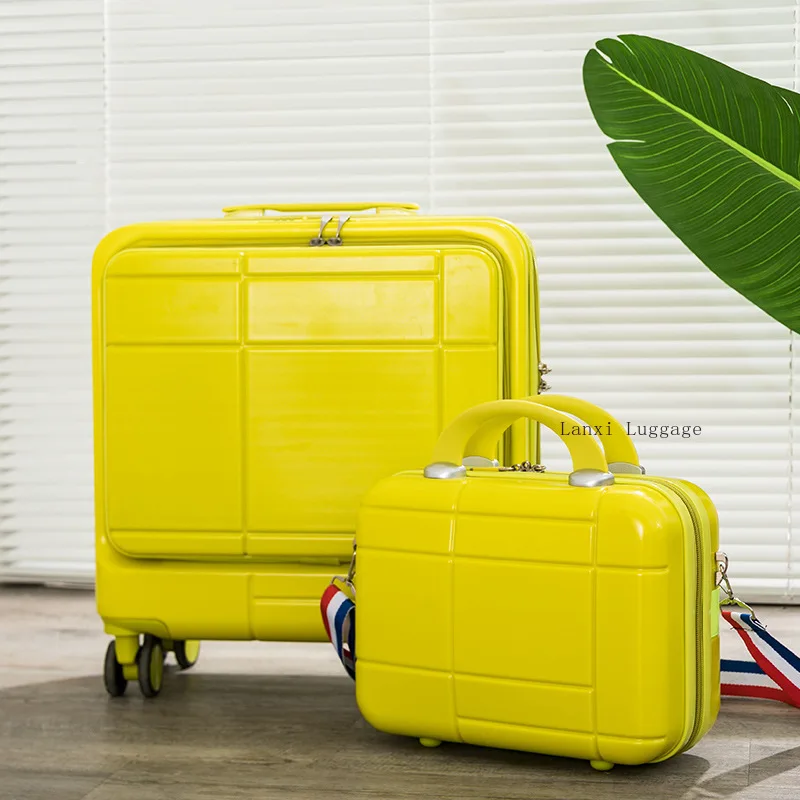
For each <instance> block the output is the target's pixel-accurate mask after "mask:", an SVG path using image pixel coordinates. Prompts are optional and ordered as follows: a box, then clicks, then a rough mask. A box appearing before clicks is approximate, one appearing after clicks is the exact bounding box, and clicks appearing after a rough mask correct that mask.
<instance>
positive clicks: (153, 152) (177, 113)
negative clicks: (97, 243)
mask: <svg viewBox="0 0 800 800" xmlns="http://www.w3.org/2000/svg"><path fill="white" fill-rule="evenodd" d="M107 6H108V25H109V48H108V77H109V106H108V107H109V153H108V158H109V179H110V183H109V203H110V209H111V223H112V226H113V225H118V224H121V223H123V222H130V221H133V220H137V221H138V220H141V219H143V218H155V217H176V216H178V217H185V216H193V215H213V216H218V215H219V213H220V211H219V210H220V209H221V208H222V207H223V206H225V205H230V204H231V203H234V202H235V203H247V202H253V203H257V202H266V201H270V200H271V201H274V202H280V201H283V202H291V201H299V202H302V201H308V200H309V198H322V199H327V200H330V199H347V200H370V199H372V200H379V199H381V198H384V197H388V198H390V199H395V198H397V199H400V200H408V199H409V198H412V199H415V200H416V202H419V203H423V204H427V205H429V204H430V195H429V177H430V170H429V140H430V122H431V109H430V104H429V78H430V72H429V22H428V0H411V1H410V2H403V3H399V2H378V3H375V2H373V3H369V2H366V0H342V1H341V2H336V3H330V2H328V0H304V2H303V3H301V4H297V5H295V4H293V3H283V2H277V1H276V0H270V1H268V2H263V1H262V2H258V1H257V0H237V1H236V2H229V3H216V2H197V0H171V2H169V3H164V2H161V0H140V2H137V3H131V2H128V0H109V2H108V3H107Z"/></svg>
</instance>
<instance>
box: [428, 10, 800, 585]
mask: <svg viewBox="0 0 800 800" xmlns="http://www.w3.org/2000/svg"><path fill="white" fill-rule="evenodd" d="M434 8H435V12H436V16H435V23H434V26H433V31H434V47H435V51H436V55H435V58H434V64H435V71H434V76H433V78H434V80H433V86H434V101H433V104H434V109H435V117H434V125H435V131H436V138H435V142H436V146H435V148H434V152H433V160H432V166H433V171H434V180H433V188H434V198H435V201H436V204H437V209H438V210H442V211H446V212H448V213H470V212H478V211H485V210H486V209H491V210H492V211H494V212H495V213H498V214H501V215H503V216H506V217H508V218H509V219H512V220H514V221H515V222H517V223H519V224H521V225H522V226H523V227H525V228H526V230H527V231H528V232H529V233H530V235H531V238H532V239H533V242H534V246H535V247H536V251H537V255H538V262H539V270H540V287H541V308H542V339H543V352H544V357H545V360H547V361H548V362H549V363H550V365H551V366H552V368H553V374H552V375H551V376H549V378H548V379H549V381H550V383H551V384H552V386H553V389H554V390H556V391H559V392H564V393H567V394H576V395H580V396H583V397H586V398H587V399H590V400H592V401H594V402H596V403H598V404H600V405H603V406H604V407H607V408H608V409H609V410H611V411H612V413H615V414H616V415H617V416H619V418H621V419H622V420H623V421H630V422H631V423H632V425H633V427H634V429H635V428H636V426H637V425H638V424H641V425H648V426H650V425H658V426H661V425H678V426H684V425H686V426H700V428H701V429H702V433H701V434H700V435H699V436H697V437H692V438H690V439H684V438H668V439H661V438H655V439H651V438H648V437H646V436H645V437H640V436H637V437H635V438H636V442H637V446H638V448H639V450H640V453H641V456H642V461H643V463H644V464H645V465H646V466H647V467H648V468H649V470H650V471H651V472H652V473H654V474H671V475H679V476H682V477H686V478H687V479H689V480H693V481H695V482H697V483H699V484H700V485H701V486H703V487H704V488H706V489H707V491H709V493H710V494H711V495H712V498H713V500H714V501H715V503H716V504H717V507H718V509H719V512H720V521H721V535H722V544H723V546H724V548H725V549H726V551H727V552H728V554H729V555H730V557H731V561H732V567H731V575H732V579H734V583H735V586H736V588H737V590H738V591H739V592H740V593H741V594H742V595H743V596H745V597H749V598H752V599H768V600H792V599H796V597H795V594H796V592H797V589H798V578H800V539H799V538H798V537H797V535H795V538H794V542H795V544H794V546H792V531H793V530H794V528H795V527H797V526H798V524H800V523H798V521H797V516H796V515H795V516H794V517H792V518H791V520H790V513H791V511H792V510H793V508H794V504H793V503H792V497H793V496H796V493H794V492H793V491H792V490H793V488H794V487H793V486H792V481H793V480H796V478H793V473H792V466H793V463H792V461H791V458H792V437H793V436H794V435H795V432H794V429H793V426H792V415H791V411H792V408H791V405H792V401H791V399H790V398H791V397H792V392H791V384H792V374H793V369H794V370H797V369H798V367H797V366H794V367H793V360H792V358H791V356H792V353H791V348H790V336H789V334H788V333H787V331H786V330H785V329H784V328H782V327H781V326H780V325H778V324H777V323H774V322H772V321H771V320H769V319H768V318H767V317H766V316H765V315H763V314H762V313H761V312H759V311H758V310H757V309H755V308H754V307H751V306H749V305H748V303H747V302H746V301H744V300H743V299H742V298H740V297H739V296H738V295H737V294H735V293H734V292H733V291H732V290H730V289H728V288H727V287H726V286H725V285H724V284H722V282H721V281H719V280H718V279H717V278H716V277H715V276H714V275H712V274H711V273H710V272H709V271H708V270H707V269H706V268H705V267H703V266H702V265H701V264H700V263H698V261H697V260H696V259H695V258H694V257H693V256H692V255H691V254H690V253H689V252H688V251H687V250H686V249H685V248H684V247H683V246H682V245H681V244H680V242H679V241H677V239H675V237H673V236H672V234H671V233H670V232H669V231H668V230H667V228H666V227H665V226H664V225H663V224H662V223H661V222H660V221H659V220H658V219H657V218H656V217H655V216H654V215H653V214H652V213H651V212H650V210H649V209H648V208H647V207H646V206H645V204H644V203H643V202H642V201H641V200H640V199H639V198H638V196H637V195H636V194H635V192H634V191H633V190H632V189H631V188H630V187H629V186H628V185H627V183H626V182H625V180H624V179H623V178H622V176H621V174H620V173H619V171H618V170H617V168H616V166H615V165H614V163H613V161H612V159H611V157H610V155H609V154H608V153H607V151H606V149H605V137H604V136H603V135H602V133H601V132H600V131H599V129H598V127H597V125H596V123H595V122H594V120H593V118H592V116H591V112H590V110H589V108H588V104H587V102H586V98H585V95H584V93H583V88H582V82H581V65H582V61H583V57H584V55H585V53H586V50H587V49H588V48H589V47H591V46H592V44H593V43H594V42H595V41H597V40H598V39H601V38H603V37H606V36H614V35H616V34H618V33H624V32H636V33H643V34H649V35H652V36H656V37H659V38H664V39H668V40H670V41H674V42H677V43H678V44H683V45H685V46H687V47H692V48H695V49H699V50H701V51H702V52H704V53H706V54H707V55H710V56H712V57H715V58H719V59H720V60H723V61H725V62H727V63H729V64H731V65H732V66H735V67H737V68H740V69H743V70H745V71H746V72H749V73H752V74H755V75H757V76H759V77H762V78H764V79H766V80H769V81H772V82H774V83H778V84H780V85H783V86H786V87H788V88H792V87H793V86H794V83H795V80H796V66H797V62H796V49H797V44H796V27H795V22H796V14H797V3H796V2H795V0H775V2H769V3H766V4H762V3H759V2H757V1H756V0H706V2H704V3H703V4H702V10H697V4H696V3H692V2H688V1H685V0H671V2H663V1H655V2H654V1H653V0H637V2H605V1H603V0H599V1H597V2H587V0H583V2H580V1H577V2H576V1H568V2H565V1H564V0H559V2H555V0H552V1H551V2H547V1H546V0H537V2H522V1H520V0H495V2H493V3H492V4H491V5H489V4H486V3H483V2H479V1H474V0H459V1H456V2H447V0H440V2H436V3H435V4H434ZM794 352H795V354H797V353H798V352H800V351H798V350H797V349H795V351H794ZM794 402H795V403H797V402H798V401H796V400H795V401H794ZM794 419H795V420H796V419H797V416H796V415H795V417H794ZM796 424H797V423H796V422H795V425H796ZM546 438H547V443H546V446H545V448H544V457H543V460H544V462H545V464H547V465H548V466H553V467H556V468H562V469H563V468H566V466H567V462H566V459H565V458H564V455H563V453H564V451H563V445H560V443H557V442H556V441H555V437H546ZM798 510H800V509H798Z"/></svg>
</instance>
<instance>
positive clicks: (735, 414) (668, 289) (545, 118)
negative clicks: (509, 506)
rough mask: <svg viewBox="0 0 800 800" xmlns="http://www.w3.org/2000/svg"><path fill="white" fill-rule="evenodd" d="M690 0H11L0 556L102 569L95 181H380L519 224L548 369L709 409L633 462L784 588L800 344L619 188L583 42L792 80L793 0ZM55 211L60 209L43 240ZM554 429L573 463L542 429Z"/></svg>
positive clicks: (358, 186) (314, 185)
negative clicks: (711, 60)
mask: <svg viewBox="0 0 800 800" xmlns="http://www.w3.org/2000/svg"><path fill="white" fill-rule="evenodd" d="M696 5H697V4H696V3H694V2H692V0H659V1H658V2H656V1H655V0H627V2H611V1H610V0H582V1H579V0H558V1H557V0H493V2H492V3H486V2H485V0H412V1H411V2H403V3H400V2H393V1H388V0H387V2H377V3H375V2H373V3H368V2H366V0H339V2H337V3H335V4H334V3H330V2H327V0H303V1H302V3H301V4H289V3H282V2H278V0H261V1H260V2H259V1H258V0H232V2H229V3H227V4H219V3H212V2H209V1H207V0H171V2H168V3H164V2H157V0H141V1H140V2H138V3H130V2H125V0H106V3H105V20H104V19H103V12H102V3H101V0H76V1H75V2H67V1H66V0H63V2H60V1H59V0H9V2H7V3H5V4H2V5H0V15H5V16H2V17H0V19H2V20H3V21H5V20H6V19H13V24H12V25H11V26H4V27H3V28H2V32H0V44H5V42H6V41H8V42H9V44H8V47H7V48H5V47H4V48H3V49H2V52H1V53H0V90H1V91H3V92H4V95H3V97H2V99H0V103H2V104H3V107H5V108H8V109H9V110H10V116H8V117H6V118H3V119H2V121H0V136H1V137H2V139H0V142H2V144H0V147H5V148H7V151H6V152H7V153H8V156H9V157H8V159H4V161H3V165H2V166H1V167H0V210H2V211H3V212H6V213H5V214H3V215H2V216H0V232H1V233H2V234H3V235H4V236H5V237H10V239H9V242H8V243H6V242H2V243H0V245H2V249H0V258H2V259H3V261H2V265H3V269H4V273H3V274H4V277H5V279H6V281H5V286H6V294H4V295H3V308H2V311H0V313H1V314H2V315H3V320H2V322H0V324H6V325H8V326H10V327H7V328H3V329H0V332H3V331H8V332H9V333H8V335H7V336H4V338H2V347H3V348H4V349H5V355H6V358H7V360H5V361H3V362H0V363H2V365H3V367H4V369H3V377H2V380H3V386H2V389H3V390H4V395H3V396H4V397H5V398H6V399H5V400H3V401H2V403H3V405H2V409H0V412H1V413H2V414H3V417H2V421H3V423H4V426H5V427H4V431H5V433H4V434H3V435H4V436H5V437H6V438H4V439H3V444H4V447H3V453H2V469H3V470H4V471H3V472H2V473H0V474H2V475H3V480H2V484H3V485H2V487H1V488H2V492H3V495H2V497H3V500H4V501H5V505H4V508H5V511H4V512H3V519H2V520H0V525H2V528H0V530H3V531H4V533H5V536H4V538H3V539H2V540H0V541H2V543H3V544H2V545H1V546H4V547H5V548H6V549H5V567H2V566H0V569H4V570H5V574H6V575H7V574H20V571H22V572H24V571H25V570H27V571H28V572H34V573H35V572H36V571H37V570H38V571H39V573H41V574H48V573H47V569H51V570H52V569H55V570H56V571H57V570H58V569H59V568H60V569H63V572H64V574H67V573H68V572H69V571H70V570H72V572H73V573H74V572H75V571H76V570H77V571H79V572H82V574H85V575H88V574H90V573H91V567H92V564H91V550H90V548H91V533H90V531H91V523H90V522H88V524H87V514H88V513H89V512H88V511H87V509H88V503H89V498H90V488H89V487H90V484H91V473H90V469H89V458H90V456H89V452H90V451H89V442H88V435H89V434H88V430H89V427H88V426H89V414H90V408H89V400H88V369H89V366H88V350H89V328H88V307H89V297H88V283H83V284H81V283H80V281H87V280H88V264H89V253H90V250H91V245H92V244H93V243H94V241H95V240H96V239H97V238H99V236H100V233H101V229H102V227H103V224H104V220H103V208H104V205H105V208H106V210H107V218H106V220H105V222H106V223H107V225H108V226H109V227H116V226H118V225H120V224H124V223H127V222H132V221H138V220H143V219H155V218H174V217H187V216H207V215H211V216H216V215H218V214H219V209H220V207H221V206H223V205H227V204H231V203H237V202H242V203H244V202H262V201H269V200H275V201H284V202H285V201H292V200H297V201H309V200H323V201H326V200H331V199H342V200H364V199H386V198H389V199H398V200H412V201H417V202H419V203H421V204H422V205H423V207H424V209H425V210H428V211H434V212H441V213H469V214H473V213H475V214H486V213H489V214H496V215H499V216H504V217H507V218H508V219H510V220H512V221H514V222H516V223H517V224H519V225H521V226H522V227H523V228H524V229H525V230H527V231H528V233H529V234H530V235H531V238H532V239H533V241H534V245H535V247H536V250H537V255H538V261H539V270H540V285H541V306H542V338H543V352H544V354H545V360H547V361H548V362H549V363H550V365H551V366H552V368H553V374H552V375H551V376H550V378H549V380H550V382H551V384H552V385H553V389H554V390H557V391H559V392H564V393H569V394H579V395H582V396H585V397H587V398H588V399H590V400H593V401H595V402H597V403H599V404H601V405H604V406H606V407H608V408H609V410H611V411H613V412H614V413H616V414H617V415H618V416H619V417H620V418H622V419H623V420H624V421H630V422H631V424H632V425H633V426H634V427H635V426H637V425H647V426H662V425H678V426H681V427H682V426H689V427H694V426H699V427H700V428H701V429H702V433H701V434H700V435H699V436H693V437H692V438H688V439H685V438H680V437H678V438H675V437H671V438H667V439H662V438H648V437H640V436H637V437H636V438H637V444H638V446H639V449H640V451H641V453H642V458H643V461H644V463H645V464H646V465H647V466H648V468H649V470H650V471H651V472H653V473H663V474H674V475H680V476H685V477H687V478H689V479H691V480H695V481H696V482H698V483H700V484H701V485H702V486H704V487H706V488H707V489H708V490H709V492H710V493H711V494H712V496H713V499H714V500H715V502H716V503H717V505H718V507H719V509H720V516H721V521H722V538H723V545H724V547H725V549H726V550H727V551H728V553H729V555H730V556H731V559H732V562H733V567H732V575H733V577H734V578H735V580H736V585H737V588H738V589H739V591H740V592H741V594H743V595H745V596H747V597H749V598H751V599H754V600H755V599H772V600H793V599H796V595H797V590H798V584H799V582H800V533H795V528H797V527H798V525H800V522H798V520H799V519H800V506H798V501H796V500H795V497H797V496H798V492H796V491H795V488H796V487H795V481H796V480H797V478H796V477H795V476H796V475H797V474H798V473H797V469H795V467H800V456H798V458H797V459H795V454H794V441H795V440H798V433H800V431H795V426H796V425H797V424H798V423H797V422H796V420H797V419H798V415H797V414H796V413H794V412H795V404H796V403H800V401H798V400H796V399H794V393H793V391H792V387H793V383H794V375H795V372H796V371H798V370H800V366H798V365H797V363H796V362H797V359H795V358H794V357H793V356H794V355H796V354H797V353H798V352H800V344H798V343H796V342H795V343H794V346H793V343H792V339H791V337H790V336H789V334H788V333H787V332H786V331H785V330H784V329H783V328H781V327H780V326H779V325H777V324H775V323H772V322H771V321H770V320H768V319H767V318H765V317H764V315H763V314H761V313H760V312H759V311H757V310H756V309H754V308H752V307H750V306H749V305H748V304H747V303H746V302H745V301H744V300H742V299H741V298H739V297H738V295H736V294H735V293H734V292H733V291H732V290H729V289H728V288H727V287H725V286H724V285H722V284H721V283H720V281H718V280H717V279H716V278H715V277H714V276H713V275H712V274H711V273H710V272H708V270H706V269H705V268H704V267H703V266H702V265H701V264H699V263H698V262H697V261H696V259H694V258H693V257H692V256H691V255H690V254H689V253H688V252H687V251H686V250H685V248H684V247H683V246H682V245H681V244H680V243H679V242H678V241H677V240H676V239H675V238H674V237H673V236H672V234H671V233H670V232H669V231H668V230H667V229H666V228H665V227H664V226H663V224H662V223H661V222H660V221H659V220H658V219H656V218H655V217H654V215H653V214H652V213H651V212H650V211H649V209H648V208H647V207H646V206H645V205H644V203H643V202H642V201H641V200H640V199H639V198H638V197H637V196H636V194H635V193H634V192H633V190H632V189H630V187H629V186H628V185H627V184H626V182H625V181H624V179H623V178H622V177H621V175H620V174H619V173H618V171H617V170H616V167H615V166H614V164H613V162H612V161H611V158H610V156H609V155H608V153H607V151H606V149H605V141H604V137H603V135H602V133H601V132H600V130H599V129H598V128H597V126H596V124H595V123H594V121H593V119H592V117H591V114H590V111H589V108H588V105H587V103H586V99H585V97H584V94H583V89H582V82H581V63H582V59H583V56H584V54H585V52H586V50H587V49H588V48H589V47H591V46H592V45H593V43H594V42H595V41H596V40H597V39H599V38H602V37H604V36H614V35H616V34H618V33H624V32H629V31H633V32H639V33H646V34H651V35H654V36H659V37H663V38H667V39H670V40H672V41H675V42H678V43H680V44H684V45H687V46H690V47H695V48H698V49H700V50H702V51H703V52H705V53H707V54H709V55H711V56H714V57H718V58H720V59H722V60H724V61H726V62H728V63H730V64H732V65H733V66H736V67H739V68H742V69H744V70H746V71H748V72H751V73H754V74H756V75H759V76H761V77H764V78H766V79H768V80H771V81H774V82H777V83H780V84H781V85H784V86H788V87H793V86H796V82H797V78H796V76H797V58H796V52H797V44H798V42H797V25H796V22H797V5H798V3H797V0H770V2H768V3H766V4H761V3H759V2H757V0H705V2H704V3H703V4H702V6H703V8H702V10H701V11H698V10H696ZM103 22H105V31H106V40H105V49H104V42H103ZM3 37H5V38H3ZM15 37H16V38H15ZM19 37H22V38H19ZM32 37H33V38H32ZM48 37H50V38H49V39H48ZM15 42H16V44H14V43H15ZM20 42H22V44H20ZM15 47H16V48H17V49H16V50H15V49H13V48H15ZM9 48H11V49H9ZM103 50H105V75H103V72H102V70H101V66H102V65H101V55H102V53H103ZM14 53H17V56H15V55H14ZM15 58H16V59H17V60H16V61H15V60H14V59H15ZM70 59H72V60H70ZM76 59H77V60H78V61H76ZM6 62H8V63H6ZM78 62H79V63H78ZM103 77H105V101H106V108H105V114H104V113H103V106H102V100H103V91H102V90H103V83H102V82H103ZM54 82H57V85H56V84H55V83H54ZM53 87H55V88H53ZM40 95H41V97H40ZM2 113H4V112H2V111H0V114H2ZM6 119H8V120H10V121H9V122H8V123H6ZM103 123H105V125H106V132H107V136H106V143H107V151H106V152H104V151H103V139H102V125H103ZM14 159H16V161H15V160H14ZM6 162H8V163H6ZM103 165H105V168H106V177H107V184H106V186H105V194H104V192H103V188H104V187H103V182H102V175H101V173H102V168H103ZM67 195H69V202H68V203H65V202H64V201H65V197H66V196H67ZM42 211H53V212H55V211H59V212H62V213H60V214H59V216H58V218H57V220H58V221H57V222H56V221H54V222H53V225H54V226H56V227H57V228H58V229H57V230H56V229H54V228H51V229H50V230H51V231H52V233H51V234H50V235H49V237H48V238H47V239H45V237H44V236H42V235H37V234H38V233H39V231H41V212H42ZM33 269H35V270H36V272H35V273H34V272H33ZM48 270H49V271H50V272H49V273H48V272H47V271H48ZM45 275H47V276H48V281H46V282H45V280H44V276H45ZM84 292H85V293H84ZM26 304H27V305H26ZM42 304H51V306H52V307H51V308H46V309H42ZM34 306H35V308H34ZM70 314H73V315H75V316H70ZM70 320H71V322H70ZM37 325H38V327H36V326H37ZM34 329H35V330H36V332H37V335H38V336H39V338H38V339H36V340H35V341H32V340H31V338H30V337H31V336H32V335H33V333H32V332H33V331H34ZM25 337H28V338H25ZM37 348H38V349H37ZM54 354H55V357H54ZM37 392H38V394H37ZM34 398H38V399H37V400H36V402H34ZM12 401H13V402H12ZM37 409H38V410H37ZM37 414H38V416H37ZM48 425H49V427H48ZM54 442H55V443H56V444H57V446H56V447H53V443H54ZM37 448H38V449H37ZM54 453H55V454H56V455H54ZM545 456H546V457H545V459H544V460H545V463H546V464H547V465H548V467H551V468H564V467H565V466H566V461H565V459H564V457H563V453H562V450H561V446H560V445H559V444H558V443H557V442H555V441H554V440H553V439H552V438H551V439H548V441H547V443H546V447H545ZM56 461H58V463H56ZM65 464H66V465H68V466H67V468H66V469H64V468H63V466H64V465H65ZM797 488H800V487H797ZM796 512H797V513H796ZM56 522H57V523H58V524H55V523H56ZM73 524H74V526H75V528H74V530H73V529H72V528H69V526H70V525H73ZM66 528H69V530H66ZM793 534H794V535H793ZM46 547H49V548H51V550H50V551H49V555H50V556H52V558H55V561H53V560H52V559H51V561H49V562H48V561H47V559H46V558H45V555H44V554H45V550H44V548H46ZM53 547H55V549H52V548H53ZM2 558H3V557H2V556H0V559H2ZM37 559H39V560H38V561H37ZM20 564H27V565H28V566H27V567H23V568H20V566H19V565H20ZM48 564H49V565H50V566H47V565H48ZM59 564H60V565H61V566H59ZM54 565H55V566H54ZM15 570H16V572H14V571H15Z"/></svg>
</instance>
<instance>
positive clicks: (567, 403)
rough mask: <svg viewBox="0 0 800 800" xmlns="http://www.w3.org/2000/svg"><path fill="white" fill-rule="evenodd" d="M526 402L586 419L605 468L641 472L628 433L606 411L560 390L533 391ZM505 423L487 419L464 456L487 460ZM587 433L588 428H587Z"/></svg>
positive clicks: (629, 473) (642, 468)
mask: <svg viewBox="0 0 800 800" xmlns="http://www.w3.org/2000/svg"><path fill="white" fill-rule="evenodd" d="M525 401H526V402H532V403H539V405H542V406H548V408H554V409H555V410H556V411H563V412H564V413H565V414H571V415H572V416H574V417H577V418H578V419H579V420H581V421H582V422H586V423H588V424H589V426H590V427H591V428H592V429H593V430H594V431H595V432H596V433H597V434H598V440H599V442H600V444H601V445H602V447H603V450H604V452H605V454H606V461H608V471H609V472H613V473H614V474H615V475H620V474H628V475H643V474H644V467H642V466H641V465H640V464H639V454H638V453H637V452H636V447H635V446H634V444H633V440H632V439H631V437H630V436H628V433H627V431H626V430H625V428H624V427H623V426H622V423H621V422H619V421H618V420H616V419H614V417H612V416H611V414H609V413H608V412H607V411H605V410H604V409H602V408H600V407H599V406H596V405H594V403H590V402H589V401H588V400H581V399H580V398H578V397H569V396H568V395H564V394H548V395H547V396H542V395H534V396H533V397H526V398H525ZM507 427H508V426H507V425H506V424H505V422H504V421H503V420H499V421H498V420H491V421H490V422H487V423H486V424H485V425H484V426H483V427H482V428H480V429H479V430H478V432H477V433H475V434H474V435H473V436H472V437H471V438H470V440H469V441H468V442H467V445H466V448H465V453H466V455H467V458H469V457H471V456H472V457H475V456H481V457H483V458H484V459H487V460H491V458H492V454H493V453H494V448H495V445H496V444H497V441H498V439H499V438H500V437H501V436H502V435H503V431H504V430H505V429H506V428H507ZM589 432H590V433H591V431H589Z"/></svg>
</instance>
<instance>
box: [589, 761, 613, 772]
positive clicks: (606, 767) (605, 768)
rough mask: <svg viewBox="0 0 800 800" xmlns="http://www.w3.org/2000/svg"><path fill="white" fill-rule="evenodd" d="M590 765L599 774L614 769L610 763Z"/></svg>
mask: <svg viewBox="0 0 800 800" xmlns="http://www.w3.org/2000/svg"><path fill="white" fill-rule="evenodd" d="M589 764H590V765H591V767H592V769H596V770H597V771H598V772H608V771H609V770H610V769H614V765H613V764H612V763H611V762H610V761H590V762H589Z"/></svg>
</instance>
